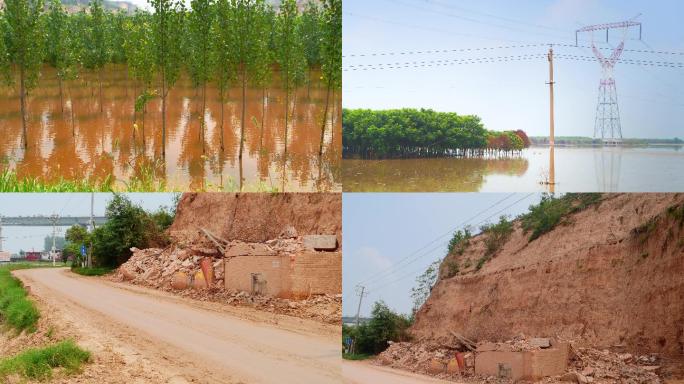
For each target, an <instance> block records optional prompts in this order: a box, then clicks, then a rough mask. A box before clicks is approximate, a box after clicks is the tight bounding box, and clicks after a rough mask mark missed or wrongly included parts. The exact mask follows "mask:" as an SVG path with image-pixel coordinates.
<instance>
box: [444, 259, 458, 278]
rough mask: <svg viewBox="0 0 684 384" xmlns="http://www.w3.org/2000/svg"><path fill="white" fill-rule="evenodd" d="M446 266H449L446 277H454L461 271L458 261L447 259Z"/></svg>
mask: <svg viewBox="0 0 684 384" xmlns="http://www.w3.org/2000/svg"><path fill="white" fill-rule="evenodd" d="M446 267H447V269H446V271H447V274H446V277H447V278H449V277H454V276H456V275H458V272H459V271H460V268H459V266H458V262H457V261H455V260H449V261H447V262H446Z"/></svg>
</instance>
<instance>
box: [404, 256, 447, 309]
mask: <svg viewBox="0 0 684 384" xmlns="http://www.w3.org/2000/svg"><path fill="white" fill-rule="evenodd" d="M440 263H441V260H435V261H434V262H432V264H430V265H429V266H428V268H427V269H426V270H425V272H423V274H421V275H420V276H418V277H416V286H415V287H413V288H411V299H413V313H414V314H415V313H416V312H418V310H419V309H420V307H422V306H423V304H424V303H425V301H426V300H427V298H428V296H430V291H432V287H433V286H434V285H435V283H436V282H437V278H438V277H439V276H438V274H439V264H440Z"/></svg>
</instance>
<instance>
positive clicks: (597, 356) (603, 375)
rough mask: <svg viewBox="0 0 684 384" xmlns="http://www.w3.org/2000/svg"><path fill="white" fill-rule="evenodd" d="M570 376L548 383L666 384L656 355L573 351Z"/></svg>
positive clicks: (592, 350)
mask: <svg viewBox="0 0 684 384" xmlns="http://www.w3.org/2000/svg"><path fill="white" fill-rule="evenodd" d="M573 352H574V354H573V355H574V356H573V357H572V358H571V361H570V366H569V368H568V373H567V374H565V375H562V376H560V377H555V378H550V379H549V380H547V382H560V381H565V382H568V381H569V382H575V383H580V384H586V383H594V382H596V383H653V384H657V383H662V382H663V381H662V379H661V378H660V377H659V376H658V374H659V373H660V369H661V365H660V357H659V356H658V355H656V354H650V355H642V356H638V357H636V356H633V355H632V354H629V353H617V352H611V351H609V350H606V349H604V350H598V349H593V348H576V349H574V350H573Z"/></svg>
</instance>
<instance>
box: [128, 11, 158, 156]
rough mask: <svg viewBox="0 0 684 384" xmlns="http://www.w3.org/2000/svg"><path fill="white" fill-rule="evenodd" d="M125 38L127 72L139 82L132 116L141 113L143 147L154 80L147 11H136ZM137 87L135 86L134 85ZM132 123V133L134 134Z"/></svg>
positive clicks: (151, 41) (150, 32)
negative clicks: (139, 85)
mask: <svg viewBox="0 0 684 384" xmlns="http://www.w3.org/2000/svg"><path fill="white" fill-rule="evenodd" d="M127 29H128V34H127V39H126V41H125V42H124V49H125V51H126V57H127V58H128V72H129V73H130V75H131V76H132V77H133V78H134V79H135V81H137V82H139V83H141V89H142V90H141V93H140V94H139V95H138V94H137V92H136V94H135V98H136V99H135V108H134V112H133V117H134V120H135V114H136V112H141V115H142V133H141V136H142V144H143V149H144V147H145V113H146V108H147V102H148V101H149V100H150V99H151V98H152V96H153V95H154V92H152V91H151V88H152V83H153V81H154V42H153V40H152V25H151V20H150V17H149V15H148V14H147V13H143V12H136V13H135V15H134V16H133V18H132V19H131V20H129V22H128V23H127ZM135 88H136V89H137V86H136V87H135ZM135 127H136V125H134V131H133V132H134V134H135Z"/></svg>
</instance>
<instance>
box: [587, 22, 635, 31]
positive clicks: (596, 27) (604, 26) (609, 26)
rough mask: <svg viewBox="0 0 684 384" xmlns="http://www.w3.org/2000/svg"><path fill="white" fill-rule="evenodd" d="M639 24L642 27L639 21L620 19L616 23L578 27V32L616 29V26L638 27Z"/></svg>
mask: <svg viewBox="0 0 684 384" xmlns="http://www.w3.org/2000/svg"><path fill="white" fill-rule="evenodd" d="M636 26H639V27H641V23H640V22H638V21H632V20H628V21H620V22H616V23H604V24H596V25H589V26H586V27H583V28H580V29H578V30H577V31H576V32H593V31H600V30H603V29H615V28H629V27H636Z"/></svg>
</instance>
